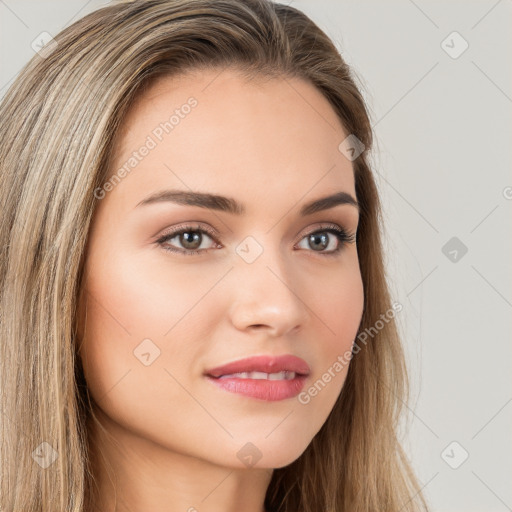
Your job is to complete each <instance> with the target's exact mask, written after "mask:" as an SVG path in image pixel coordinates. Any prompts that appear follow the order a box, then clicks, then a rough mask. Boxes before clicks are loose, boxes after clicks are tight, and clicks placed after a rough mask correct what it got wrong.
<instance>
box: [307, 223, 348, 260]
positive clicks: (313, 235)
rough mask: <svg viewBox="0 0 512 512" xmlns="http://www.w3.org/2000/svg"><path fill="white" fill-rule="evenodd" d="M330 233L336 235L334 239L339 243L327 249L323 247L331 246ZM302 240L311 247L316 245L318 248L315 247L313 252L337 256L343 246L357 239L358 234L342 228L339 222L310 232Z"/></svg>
mask: <svg viewBox="0 0 512 512" xmlns="http://www.w3.org/2000/svg"><path fill="white" fill-rule="evenodd" d="M328 234H331V235H334V236H335V238H334V239H333V240H335V241H336V242H337V243H335V248H334V249H331V250H330V251H325V250H323V249H325V248H327V247H329V246H331V244H330V240H329V236H328ZM302 240H304V241H305V242H306V244H308V246H309V247H313V248H315V247H316V248H317V249H318V250H317V249H314V250H313V252H317V253H319V254H321V255H322V256H336V255H337V253H339V252H340V251H341V250H342V249H343V247H345V246H346V245H347V244H349V243H354V242H355V241H356V234H355V233H350V234H349V233H348V232H347V231H345V229H343V228H341V227H340V226H338V225H337V224H327V225H325V226H322V227H321V228H320V229H317V230H315V231H312V232H310V233H309V234H308V235H306V236H305V237H304V238H303V239H302ZM302 240H301V242H302Z"/></svg>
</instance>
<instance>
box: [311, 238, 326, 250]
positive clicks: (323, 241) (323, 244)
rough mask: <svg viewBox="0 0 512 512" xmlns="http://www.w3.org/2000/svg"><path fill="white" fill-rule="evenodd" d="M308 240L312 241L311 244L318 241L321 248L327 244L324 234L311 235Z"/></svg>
mask: <svg viewBox="0 0 512 512" xmlns="http://www.w3.org/2000/svg"><path fill="white" fill-rule="evenodd" d="M310 240H312V241H313V244H316V243H320V244H321V248H322V249H325V248H326V247H327V245H328V244H329V241H328V240H327V236H326V235H311V237H310ZM313 248H314V247H313Z"/></svg>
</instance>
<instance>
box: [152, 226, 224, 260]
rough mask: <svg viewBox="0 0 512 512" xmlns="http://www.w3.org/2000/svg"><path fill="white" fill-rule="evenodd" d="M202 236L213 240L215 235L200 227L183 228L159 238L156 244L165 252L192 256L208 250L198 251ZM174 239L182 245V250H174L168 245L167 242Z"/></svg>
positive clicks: (209, 230)
mask: <svg viewBox="0 0 512 512" xmlns="http://www.w3.org/2000/svg"><path fill="white" fill-rule="evenodd" d="M203 235H207V236H208V237H209V238H212V239H214V240H215V238H214V237H215V235H214V233H213V231H212V230H211V229H209V228H206V227H204V228H201V227H200V226H183V227H182V228H179V229H175V230H174V231H171V232H170V233H168V234H165V235H164V236H162V237H161V238H159V239H158V240H157V241H156V243H157V244H159V245H161V246H162V248H163V249H165V250H166V251H170V252H174V253H180V254H183V255H185V256H192V255H194V254H199V253H201V252H206V251H208V250H209V249H204V248H202V249H199V248H200V247H201V245H202V242H203ZM174 238H177V239H178V242H179V243H180V244H182V247H183V249H176V248H174V247H172V246H169V245H168V242H170V241H171V240H173V239H174ZM215 241H216V240H215Z"/></svg>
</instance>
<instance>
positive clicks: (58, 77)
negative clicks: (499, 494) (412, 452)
mask: <svg viewBox="0 0 512 512" xmlns="http://www.w3.org/2000/svg"><path fill="white" fill-rule="evenodd" d="M227 66H231V67H235V68H236V69H238V70H241V71H242V72H244V73H245V74H246V75H247V76H252V75H263V76H278V77H279V76H281V77H300V78H303V79H305V80H307V81H309V82H310V83H312V84H313V85H314V86H316V87H317V88H318V89H319V90H320V91H321V92H322V93H323V95H324V96H325V97H326V98H327V99H328V101H329V102H330V104H331V105H332V108H333V109H334V110H335V111H336V113H337V114H338V116H339V118H340V120H341V122H342V123H343V126H344V128H345V130H346V131H347V133H349V134H353V135H355V136H356V137H357V139H359V140H360V141H361V142H362V143H363V144H364V146H365V148H366V151H364V152H363V153H362V154H361V155H360V156H359V157H358V158H357V159H356V160H354V162H353V164H354V172H355V184H356V195H357V199H358V201H359V203H360V205H361V212H360V223H359V229H358V233H357V246H358V253H359V259H360V268H361V274H362V278H363V284H364V291H365V302H364V312H363V317H362V321H361V325H360V329H359V332H360V333H366V332H368V330H369V329H371V328H373V329H374V330H375V327H374V326H375V324H376V322H378V321H379V319H381V315H382V314H383V313H385V312H386V311H389V310H390V308H391V307H392V303H391V299H390V293H389V289H388V284H387V277H386V273H385V267H384V262H383V251H382V247H381V238H382V234H381V230H382V229H383V220H382V214H381V206H380V203H379V197H378V193H377V188H376V184H375V181H374V178H373V176H372V172H371V169H370V163H369V161H368V152H369V150H370V149H371V147H372V130H371V124H370V120H369V114H368V110H367V108H366V106H365V103H364V101H363V98H362V95H361V93H360V91H359V90H358V87H357V86H356V83H355V80H354V75H353V73H352V71H351V70H350V69H349V67H348V66H347V64H346V63H345V62H344V60H343V59H342V57H341V56H340V54H339V52H338V50H337V49H336V47H335V46H334V45H333V43H332V42H331V40H330V39H329V38H328V37H327V35H326V34H325V33H324V32H322V31H321V30H320V29H319V27H318V26H317V25H315V24H314V23H313V22H312V21H311V20H310V19H309V18H308V17H307V16H306V15H304V14H303V13H302V12H300V11H299V10H297V9H294V8H292V7H288V6H285V5H281V4H277V3H271V2H270V1H268V0H135V1H126V2H119V3H116V4H111V5H109V6H107V7H104V8H102V9H99V10H97V11H95V12H92V13H91V14H89V15H87V16H85V17H83V18H82V19H80V20H79V21H77V22H76V23H74V24H73V25H71V26H70V27H68V28H66V29H65V30H63V31H62V32H61V33H60V34H58V35H56V36H55V40H54V41H53V42H50V43H49V44H48V45H47V47H46V49H45V51H44V52H41V55H35V56H34V57H33V58H32V59H31V60H30V62H29V63H28V64H27V65H26V66H25V67H24V69H23V70H22V71H21V73H20V74H19V75H18V77H17V78H16V80H15V81H14V83H13V84H12V86H11V87H10V88H9V90H8V91H7V93H6V95H5V97H4V98H3V100H2V102H1V104H0V211H1V226H0V251H1V257H0V308H1V309H0V372H1V374H0V382H1V389H0V393H1V395H0V396H1V402H0V404H1V407H2V414H1V415H0V422H1V452H0V460H1V464H0V471H1V474H0V481H1V484H0V493H1V494H0V510H1V511H2V512H11V511H17V512H18V511H20V512H56V511H57V510H59V511H66V512H88V506H89V503H90V496H91V492H92V489H93V488H94V475H93V474H92V473H91V471H90V465H89V461H90V458H89V454H90V451H89V447H88V431H87V428H86V426H87V418H88V415H89V412H90V411H89V407H88V400H87V397H88V393H87V389H86V385H85V381H84V379H83V373H82V368H81V364H80V360H79V358H78V357H77V351H76V334H77V305H78V299H79V294H80V290H81V289H82V281H83V264H84V254H85V249H86V244H87V236H88V230H89V225H90V221H91V217H92V215H93V212H94V210H95V207H96V203H97V198H96V197H95V194H94V190H95V189H97V187H100V186H101V185H102V183H104V182H105V177H106V176H108V174H109V168H110V162H111V161H112V154H113V146H114V138H115V135H116V133H117V132H118V128H119V127H120V126H121V123H122V120H123V117H124V116H125V114H126V113H127V111H128V109H129V108H130V105H131V104H132V103H133V101H134V98H135V97H136V95H137V94H138V93H140V92H141V91H142V89H143V88H144V87H146V86H147V85H149V83H150V82H151V81H153V80H155V79H156V78H157V77H161V76H171V75H179V74H180V73H183V72H185V71H187V70H194V69H221V68H223V67H227ZM340 142H341V141H340ZM381 323H383V322H381ZM404 361H405V359H404V354H403V349H402V346H401V343H400V339H399V333H398V329H397V326H396V322H395V320H394V319H393V318H391V319H388V320H387V321H386V322H385V323H384V325H383V326H382V328H380V329H379V330H378V333H377V334H373V335H372V336H371V338H370V339H369V340H367V341H366V342H365V343H364V344H362V345H360V346H359V351H358V353H357V355H354V357H353V358H352V359H351V362H350V367H349V370H348V374H347V377H346V381H345V384H344V387H343V389H342V392H341V393H340V396H339V398H338V400H337V402H336V404H335V406H334V408H333V410H332V412H331V414H330V415H329V417H328V419H327V420H326V422H325V424H324V425H323V426H322V428H321V430H320V431H319V432H318V434H317V435H316V436H315V438H314V439H313V440H312V442H311V443H310V445H309V446H308V447H307V448H306V450H305V451H304V453H303V454H302V455H301V456H300V457H299V458H298V459H297V460H295V461H294V462H293V463H291V464H290V465H288V466H286V467H283V468H279V469H276V470H274V474H273V477H272V480H271V483H270V486H269V488H268V491H267V495H266V499H265V506H266V507H267V509H268V510H270V511H272V512H299V511H300V512H327V511H333V512H334V511H336V512H341V511H344V512H370V511H372V512H374V511H379V512H385V511H386V512H399V511H401V512H413V511H419V510H426V509H427V506H426V503H425V499H424V497H422V494H421V492H420V488H419V485H418V483H417V481H416V478H415V476H414V473H413V472H412V470H411V467H410V464H409V462H408V460H407V457H406V456H405V453H404V450H403V449H402V447H401V444H400V440H399V438H398V435H397V430H398V426H399V425H398V421H399V418H400V417H401V412H402V411H401V407H402V404H403V402H406V401H407V397H408V393H409V387H408V378H407V373H406V367H405V363H404Z"/></svg>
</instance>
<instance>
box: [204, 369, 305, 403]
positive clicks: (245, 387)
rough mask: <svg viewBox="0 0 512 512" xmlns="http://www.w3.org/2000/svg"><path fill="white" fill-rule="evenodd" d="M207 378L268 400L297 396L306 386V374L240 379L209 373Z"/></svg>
mask: <svg viewBox="0 0 512 512" xmlns="http://www.w3.org/2000/svg"><path fill="white" fill-rule="evenodd" d="M206 378H207V379H208V380H209V381H210V382H213V383H214V384H215V385H216V386H218V387H219V388H221V389H224V390H225V391H229V392H230V393H237V394H240V395H245V396H249V397H251V398H258V399H260V400H266V401H268V402H274V401H277V400H285V399H287V398H293V397H294V396H297V395H298V394H299V393H300V392H301V391H302V388H303V387H304V382H305V380H306V378H307V377H306V376H305V375H301V376H296V377H295V378H294V379H290V380H267V379H239V378H236V377H232V378H231V377H229V378H223V379H221V378H215V377H210V376H209V375H207V376H206Z"/></svg>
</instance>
